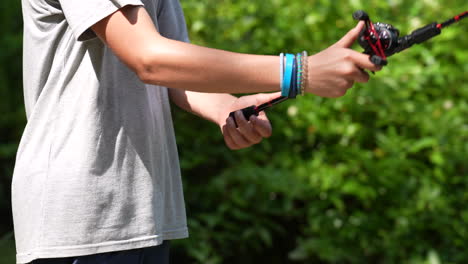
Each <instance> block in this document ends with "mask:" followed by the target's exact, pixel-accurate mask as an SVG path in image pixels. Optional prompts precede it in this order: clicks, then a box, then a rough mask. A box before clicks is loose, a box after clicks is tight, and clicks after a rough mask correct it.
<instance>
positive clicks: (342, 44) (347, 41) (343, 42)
mask: <svg viewBox="0 0 468 264" xmlns="http://www.w3.org/2000/svg"><path fill="white" fill-rule="evenodd" d="M363 28H364V21H359V23H358V24H357V25H356V27H354V28H353V29H351V30H350V31H348V33H346V35H344V36H343V37H342V38H341V39H340V40H339V41H338V42H336V43H335V44H334V45H333V46H335V47H339V48H349V47H351V45H353V43H354V42H355V41H356V39H357V38H358V37H359V33H360V32H361V30H362V29H363Z"/></svg>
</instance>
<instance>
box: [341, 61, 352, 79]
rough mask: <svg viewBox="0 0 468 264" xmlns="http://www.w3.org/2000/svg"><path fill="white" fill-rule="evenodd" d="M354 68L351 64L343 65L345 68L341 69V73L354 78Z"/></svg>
mask: <svg viewBox="0 0 468 264" xmlns="http://www.w3.org/2000/svg"><path fill="white" fill-rule="evenodd" d="M354 72H355V70H354V66H353V65H352V64H351V63H346V64H345V65H343V68H342V69H341V73H342V74H343V75H344V76H348V77H349V76H353V75H354Z"/></svg>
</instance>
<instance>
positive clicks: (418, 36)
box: [229, 10, 468, 126]
mask: <svg viewBox="0 0 468 264" xmlns="http://www.w3.org/2000/svg"><path fill="white" fill-rule="evenodd" d="M466 17H468V11H465V12H463V13H461V14H459V15H456V16H454V17H452V18H450V19H448V20H446V21H444V22H442V23H437V22H432V23H430V24H428V25H426V26H424V27H421V28H419V29H416V30H414V31H413V32H412V33H410V34H408V35H406V36H403V37H400V31H399V30H398V29H397V28H395V27H394V26H393V25H391V24H386V23H381V22H377V23H372V21H371V20H370V18H369V15H368V14H367V13H366V12H364V11H362V10H359V11H356V12H354V13H353V18H354V19H355V20H361V21H364V22H365V28H364V29H363V30H362V31H361V32H360V33H359V37H358V43H359V45H360V46H361V47H362V48H363V49H364V53H365V54H368V55H370V60H371V61H372V63H374V64H376V65H380V66H385V65H387V64H388V61H387V58H388V57H390V56H392V55H393V54H395V53H398V52H401V51H403V50H406V49H408V48H410V47H411V46H413V45H414V44H420V43H422V42H425V41H427V40H429V39H431V38H433V37H435V36H437V35H439V34H440V33H441V32H442V29H444V28H446V27H448V26H450V25H452V24H454V23H456V22H458V21H460V20H462V19H463V18H466ZM289 98H295V96H294V97H291V96H280V97H278V98H275V99H273V100H271V101H269V102H266V103H264V104H261V105H259V106H255V105H252V106H249V107H246V108H243V109H241V111H242V114H243V115H244V117H245V119H246V120H249V118H250V116H251V115H256V116H258V114H259V113H260V112H261V111H263V110H266V109H268V108H270V107H272V106H274V105H276V104H279V103H281V102H284V101H286V100H287V99H289ZM234 113H235V111H234V112H231V113H230V114H229V116H230V117H232V118H233V119H234V123H236V119H235V117H234ZM236 126H237V123H236Z"/></svg>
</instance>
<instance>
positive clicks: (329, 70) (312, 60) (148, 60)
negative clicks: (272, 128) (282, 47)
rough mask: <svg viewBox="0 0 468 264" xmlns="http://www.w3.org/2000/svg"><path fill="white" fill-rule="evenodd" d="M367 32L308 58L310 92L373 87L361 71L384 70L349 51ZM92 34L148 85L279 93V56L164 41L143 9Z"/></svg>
mask: <svg viewBox="0 0 468 264" xmlns="http://www.w3.org/2000/svg"><path fill="white" fill-rule="evenodd" d="M362 26H363V24H362V23H360V24H359V25H358V26H357V27H356V28H354V29H352V30H351V31H350V32H348V34H346V35H345V36H344V37H343V38H342V39H341V40H340V41H338V42H337V43H336V44H334V45H332V46H330V48H328V49H326V50H324V51H323V52H320V53H318V54H315V55H313V56H309V58H308V61H309V63H308V64H309V67H308V68H309V74H308V76H309V81H308V82H307V83H308V86H307V87H306V92H309V93H314V94H316V95H319V96H324V97H338V96H342V95H344V94H345V93H346V90H347V89H349V88H351V87H352V86H353V83H354V82H367V81H368V79H369V76H367V74H365V73H364V72H363V71H362V70H361V69H367V70H372V71H377V70H379V69H380V68H379V67H377V66H375V65H374V64H372V63H371V62H370V61H369V56H368V55H364V54H361V53H359V52H357V51H353V50H351V49H349V47H350V46H351V45H352V44H353V43H354V41H355V40H356V38H357V36H358V34H359V31H360V30H361V29H362ZM92 29H93V30H94V32H96V34H97V35H98V36H99V37H100V38H101V39H102V40H103V41H104V42H105V43H106V44H107V45H108V46H109V47H110V48H111V49H112V51H113V52H114V53H115V54H116V55H117V56H118V57H119V58H120V59H121V60H122V61H123V62H124V63H125V64H127V65H128V66H129V67H130V68H131V69H132V70H133V71H135V72H136V73H137V75H138V76H139V77H140V79H141V80H142V81H143V82H146V83H151V84H157V85H162V86H167V87H171V88H178V89H183V90H190V91H198V92H209V93H256V92H268V91H278V90H279V89H280V80H279V58H278V56H265V55H251V54H240V53H234V52H228V51H222V50H217V49H211V48H205V47H200V46H197V45H192V44H188V43H184V42H181V41H176V40H171V39H168V38H165V37H163V36H161V35H160V34H159V33H158V31H157V30H156V28H155V26H154V24H153V21H152V20H151V18H150V17H149V15H148V13H147V12H146V10H145V9H144V8H143V7H137V6H127V7H124V8H122V9H120V10H118V11H117V12H115V13H114V14H112V15H110V16H108V17H106V18H105V19H103V20H101V21H99V22H98V23H96V24H95V25H94V26H93V27H92Z"/></svg>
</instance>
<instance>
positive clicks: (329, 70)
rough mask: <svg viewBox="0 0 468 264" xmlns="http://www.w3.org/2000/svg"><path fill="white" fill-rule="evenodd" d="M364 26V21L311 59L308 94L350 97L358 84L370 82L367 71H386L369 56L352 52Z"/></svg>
mask: <svg viewBox="0 0 468 264" xmlns="http://www.w3.org/2000/svg"><path fill="white" fill-rule="evenodd" d="M363 27H364V22H363V21H360V22H359V23H358V24H357V26H356V27H355V28H353V29H352V30H350V31H349V32H348V33H347V34H346V35H345V36H344V37H343V38H342V39H341V40H339V41H338V42H337V43H335V44H334V45H332V46H330V47H329V48H327V49H326V50H324V51H322V52H319V53H317V54H315V55H312V56H309V57H308V80H307V87H306V88H305V91H306V92H308V93H313V94H315V95H318V96H322V97H340V96H343V95H345V94H346V91H347V90H348V89H349V88H351V87H352V86H353V85H354V82H361V83H364V82H367V81H368V80H369V75H368V74H367V73H366V72H365V71H364V69H366V70H370V71H379V70H381V69H382V67H381V66H378V65H375V64H373V63H372V62H371V61H370V60H369V55H366V54H363V53H360V52H357V51H355V50H352V49H350V47H351V45H353V43H354V42H355V41H356V39H357V38H358V37H359V33H360V32H361V30H362V29H363Z"/></svg>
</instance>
